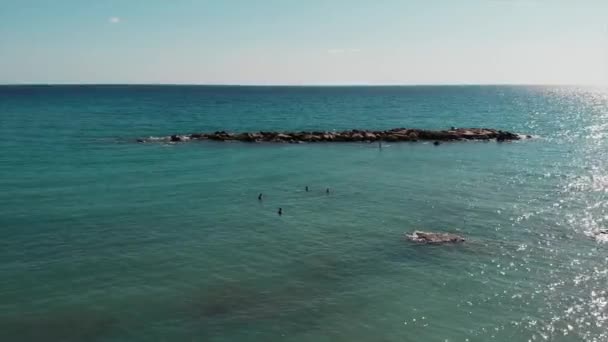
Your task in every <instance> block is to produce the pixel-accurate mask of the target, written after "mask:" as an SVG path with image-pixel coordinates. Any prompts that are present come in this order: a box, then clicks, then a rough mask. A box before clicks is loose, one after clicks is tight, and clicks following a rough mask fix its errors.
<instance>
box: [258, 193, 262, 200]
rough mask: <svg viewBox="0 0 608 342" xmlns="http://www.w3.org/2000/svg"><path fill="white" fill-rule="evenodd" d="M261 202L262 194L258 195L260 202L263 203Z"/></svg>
mask: <svg viewBox="0 0 608 342" xmlns="http://www.w3.org/2000/svg"><path fill="white" fill-rule="evenodd" d="M261 200H262V193H260V194H259V195H258V201H261Z"/></svg>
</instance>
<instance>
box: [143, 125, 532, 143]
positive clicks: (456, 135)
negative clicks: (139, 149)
mask: <svg viewBox="0 0 608 342" xmlns="http://www.w3.org/2000/svg"><path fill="white" fill-rule="evenodd" d="M527 137H529V136H527ZM520 138H521V137H520V136H519V135H518V134H515V133H512V132H507V131H501V130H497V129H491V128H452V129H449V130H439V131H436V130H424V129H412V128H394V129H390V130H384V131H373V130H357V129H353V130H349V131H340V132H321V131H314V132H307V131H302V132H263V131H262V132H255V133H229V132H225V131H218V132H214V133H192V134H186V135H171V136H167V137H163V138H147V139H146V138H143V139H137V141H138V142H149V141H166V142H182V141H193V140H212V141H241V142H275V143H314V142H375V141H386V142H400V141H412V142H414V141H436V142H439V141H462V140H496V141H499V142H500V141H511V140H519V139H520Z"/></svg>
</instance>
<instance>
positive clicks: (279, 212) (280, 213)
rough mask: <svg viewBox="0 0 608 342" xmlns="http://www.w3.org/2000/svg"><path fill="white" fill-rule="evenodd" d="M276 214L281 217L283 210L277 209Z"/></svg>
mask: <svg viewBox="0 0 608 342" xmlns="http://www.w3.org/2000/svg"><path fill="white" fill-rule="evenodd" d="M277 214H279V216H281V215H283V208H279V211H278V212H277Z"/></svg>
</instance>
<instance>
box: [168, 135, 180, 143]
mask: <svg viewBox="0 0 608 342" xmlns="http://www.w3.org/2000/svg"><path fill="white" fill-rule="evenodd" d="M169 141H171V142H178V141H182V138H181V137H180V136H179V135H172V136H171V139H169Z"/></svg>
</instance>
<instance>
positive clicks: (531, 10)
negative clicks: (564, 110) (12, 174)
mask: <svg viewBox="0 0 608 342" xmlns="http://www.w3.org/2000/svg"><path fill="white" fill-rule="evenodd" d="M0 83H188V84H293V85H300V84H486V83H491V84H497V83H516V84H523V83H525V84H529V83H532V84H538V83H541V84H600V83H601V84H605V83H608V1H607V0H411V1H408V0H306V1H304V0H170V1H169V0H98V1H88V0H54V1H51V0H37V1H34V0H0Z"/></svg>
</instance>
